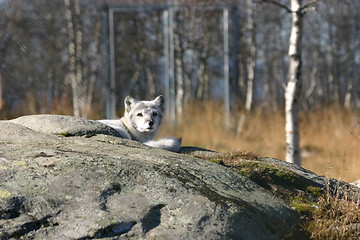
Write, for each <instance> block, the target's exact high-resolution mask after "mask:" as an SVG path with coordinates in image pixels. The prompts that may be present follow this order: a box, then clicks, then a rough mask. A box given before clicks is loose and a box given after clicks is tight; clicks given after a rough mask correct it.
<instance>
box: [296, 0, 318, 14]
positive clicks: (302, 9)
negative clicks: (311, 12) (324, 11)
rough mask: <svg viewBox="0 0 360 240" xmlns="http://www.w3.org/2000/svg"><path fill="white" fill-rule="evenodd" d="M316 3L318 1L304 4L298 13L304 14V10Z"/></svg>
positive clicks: (313, 0)
mask: <svg viewBox="0 0 360 240" xmlns="http://www.w3.org/2000/svg"><path fill="white" fill-rule="evenodd" d="M317 2H318V0H312V1H310V2H308V3H307V4H305V5H304V6H302V7H301V8H300V9H299V11H300V12H301V13H304V12H305V11H306V10H308V9H309V8H310V7H311V6H312V5H315V4H316V3H317Z"/></svg>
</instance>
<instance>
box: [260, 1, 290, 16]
mask: <svg viewBox="0 0 360 240" xmlns="http://www.w3.org/2000/svg"><path fill="white" fill-rule="evenodd" d="M256 2H259V3H262V2H265V3H271V4H274V5H276V6H278V7H281V8H283V9H285V10H286V11H287V12H289V13H292V12H293V11H291V9H290V8H288V7H287V6H286V5H284V4H282V3H279V2H277V1H275V0H259V1H256Z"/></svg>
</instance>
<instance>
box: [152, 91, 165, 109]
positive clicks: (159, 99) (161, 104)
mask: <svg viewBox="0 0 360 240" xmlns="http://www.w3.org/2000/svg"><path fill="white" fill-rule="evenodd" d="M154 102H155V103H156V105H158V106H159V107H160V108H161V110H162V111H164V108H165V98H164V96H163V95H159V96H157V97H156V98H155V99H154Z"/></svg>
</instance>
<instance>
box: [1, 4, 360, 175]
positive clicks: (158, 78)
mask: <svg viewBox="0 0 360 240" xmlns="http://www.w3.org/2000/svg"><path fill="white" fill-rule="evenodd" d="M273 2H277V3H280V4H284V5H288V4H289V1H288V0H279V1H273ZM115 6H116V7H118V9H119V11H116V12H114V14H113V15H112V21H111V23H112V24H113V25H110V26H111V27H112V28H113V29H114V32H113V36H112V37H113V38H112V39H113V41H114V45H113V48H112V49H110V53H111V54H113V55H112V56H113V58H112V60H113V64H114V65H115V68H114V72H113V73H111V72H110V73H109V72H108V71H107V70H108V68H109V61H108V59H109V56H108V52H109V45H108V44H107V42H108V37H109V36H108V35H107V34H106V32H105V29H106V28H108V27H109V25H108V24H109V23H110V21H107V22H105V23H104V13H105V12H107V13H108V11H109V9H111V7H115ZM167 6H173V11H174V12H173V31H172V34H173V36H172V39H173V45H172V54H173V59H174V62H173V63H171V64H172V68H173V74H174V76H173V77H174V79H175V82H173V85H172V86H169V83H168V81H167V77H168V75H167V74H168V73H167V72H166V71H167V70H166V68H167V66H168V65H169V62H167V61H166V58H165V55H166V52H164V49H165V45H166V39H165V36H166V35H167V34H166V31H168V29H166V28H165V27H166V26H165V25H166V24H164V16H165V14H166V13H167V14H168V13H169V12H168V7H167ZM224 9H227V10H228V14H229V17H228V19H229V24H228V27H229V29H228V33H229V35H228V37H229V39H227V42H228V43H229V46H228V47H229V49H228V51H229V52H228V59H225V58H224V56H225V55H226V54H225V50H224ZM108 20H109V19H108ZM359 24H360V1H359V0H342V1H335V0H318V1H316V5H314V9H310V10H309V11H308V12H306V14H305V15H304V26H303V28H304V35H303V44H302V59H303V62H302V80H303V87H302V93H301V99H299V101H300V102H301V108H302V109H301V113H300V123H299V124H300V132H301V156H302V159H303V161H302V166H303V167H305V168H307V169H309V170H311V171H314V172H316V173H318V174H321V175H326V176H328V177H334V178H338V179H342V180H345V181H354V180H357V179H360V167H359V166H358V165H359V164H358V162H359V158H360V129H359V123H358V106H359V97H358V96H359V90H360V87H359V71H360V70H359V67H360V37H359V36H360V28H359ZM290 25H291V16H290V14H289V13H288V12H286V11H284V9H282V8H280V7H279V6H277V5H276V4H271V3H268V1H265V0H258V1H252V0H229V1H171V2H170V1H155V0H153V1H146V0H138V1H133V0H108V1H106V0H103V1H98V0H51V1H48V0H2V1H0V118H1V119H11V118H15V117H18V116H20V115H27V114H39V113H51V114H65V115H75V116H79V117H84V118H88V119H101V118H105V117H106V103H107V98H108V97H109V87H108V85H107V84H108V82H107V78H108V75H109V74H113V75H114V77H115V86H114V88H113V89H110V90H111V91H113V93H115V94H113V97H114V101H115V103H116V115H117V116H122V112H123V103H122V102H123V99H124V97H125V96H127V95H132V96H133V97H135V98H138V99H152V98H154V97H155V96H156V95H158V94H164V95H166V96H168V95H169V93H168V92H169V88H171V89H172V90H171V91H173V94H174V102H173V105H171V106H168V112H174V113H175V119H173V117H172V116H170V115H167V118H166V121H165V126H164V128H163V129H162V131H161V133H160V135H162V136H168V135H173V134H175V135H176V136H178V137H181V138H182V140H183V144H184V145H194V146H199V147H205V148H209V149H212V150H216V151H220V152H228V151H243V152H252V153H253V154H256V155H261V156H269V157H276V158H279V159H284V156H285V130H284V126H285V117H284V104H285V102H284V86H285V84H286V82H287V78H288V76H287V73H288V56H287V51H288V47H289V35H290ZM110 57H111V56H110ZM227 60H228V61H229V64H228V66H229V99H230V106H229V108H230V111H229V116H228V119H227V120H224V116H225V115H227V114H228V113H227V112H226V111H224V92H225V90H226V89H225V85H224V66H225V63H226V61H227ZM252 70H253V76H252V77H251V73H252ZM251 78H252V81H249V79H251ZM249 90H251V91H249ZM249 92H250V93H251V96H252V100H251V103H250V110H249V111H247V110H246V105H248V104H249V103H248V101H247V99H248V97H247V96H248V95H249ZM169 107H170V108H169ZM244 113H247V117H246V121H245V122H242V121H241V119H242V115H243V114H244ZM225 121H229V125H228V126H226V128H225V126H224V122H225Z"/></svg>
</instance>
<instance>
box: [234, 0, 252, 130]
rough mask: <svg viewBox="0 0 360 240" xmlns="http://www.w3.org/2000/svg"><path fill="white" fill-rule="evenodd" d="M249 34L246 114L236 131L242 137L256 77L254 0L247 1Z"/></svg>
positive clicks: (247, 40)
mask: <svg viewBox="0 0 360 240" xmlns="http://www.w3.org/2000/svg"><path fill="white" fill-rule="evenodd" d="M246 3H247V24H246V26H247V32H248V36H247V39H246V42H247V46H248V47H249V52H248V55H247V58H246V62H247V84H246V85H247V88H246V100H245V112H244V113H242V114H241V115H240V118H239V122H238V126H237V129H236V134H237V135H238V136H240V135H241V133H242V130H243V128H244V124H245V121H246V118H247V115H248V114H249V112H250V110H251V107H252V102H253V96H254V93H253V92H254V77H255V60H256V56H255V54H256V45H255V36H254V28H255V25H254V11H253V7H254V6H253V4H254V3H253V0H247V1H246Z"/></svg>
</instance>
